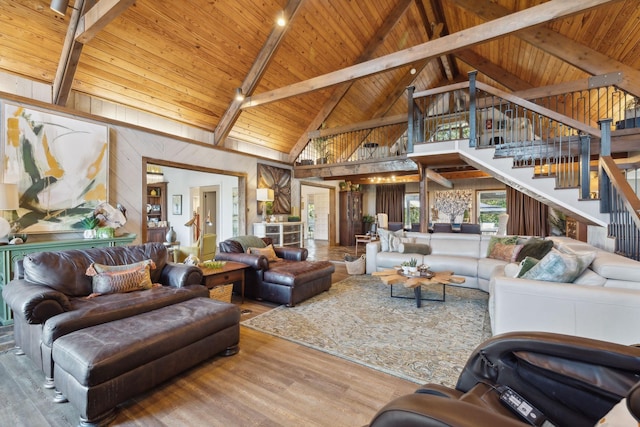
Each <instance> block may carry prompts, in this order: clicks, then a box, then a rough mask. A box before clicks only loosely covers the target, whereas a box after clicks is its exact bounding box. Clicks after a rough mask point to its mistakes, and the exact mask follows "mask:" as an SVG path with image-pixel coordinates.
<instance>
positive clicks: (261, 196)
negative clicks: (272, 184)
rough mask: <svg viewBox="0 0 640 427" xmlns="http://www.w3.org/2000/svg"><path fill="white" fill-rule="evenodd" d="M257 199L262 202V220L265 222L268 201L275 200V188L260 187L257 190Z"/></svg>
mask: <svg viewBox="0 0 640 427" xmlns="http://www.w3.org/2000/svg"><path fill="white" fill-rule="evenodd" d="M256 199H258V201H259V202H262V222H264V221H266V219H267V213H266V212H267V210H266V209H265V205H266V202H273V200H274V194H273V190H272V189H270V188H258V189H257V190H256Z"/></svg>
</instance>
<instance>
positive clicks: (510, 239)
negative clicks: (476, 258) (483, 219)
mask: <svg viewBox="0 0 640 427" xmlns="http://www.w3.org/2000/svg"><path fill="white" fill-rule="evenodd" d="M496 243H504V244H505V245H515V244H517V243H518V236H506V237H496V236H491V239H490V240H489V246H487V257H489V256H490V255H491V251H492V250H493V247H494V246H495V245H496Z"/></svg>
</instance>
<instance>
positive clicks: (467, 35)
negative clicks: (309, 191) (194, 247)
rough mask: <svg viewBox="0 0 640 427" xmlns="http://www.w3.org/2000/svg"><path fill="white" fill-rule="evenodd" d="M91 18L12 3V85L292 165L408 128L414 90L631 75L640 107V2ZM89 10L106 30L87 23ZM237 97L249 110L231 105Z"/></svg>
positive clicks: (84, 2)
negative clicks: (346, 138) (324, 148)
mask: <svg viewBox="0 0 640 427" xmlns="http://www.w3.org/2000/svg"><path fill="white" fill-rule="evenodd" d="M95 3H96V2H95V0H75V1H74V0H71V1H70V4H69V6H70V8H69V9H68V10H67V14H66V16H64V17H63V16H60V15H58V14H56V13H55V12H53V11H52V10H50V9H49V0H11V1H9V0H0V71H4V72H7V73H10V74H17V75H19V76H23V77H26V78H28V79H31V80H35V81H39V82H43V83H46V84H49V85H52V87H53V88H54V94H53V95H52V102H54V103H58V104H60V105H66V106H68V107H70V108H80V106H79V105H77V103H76V102H75V101H74V100H75V97H74V96H75V94H83V95H88V96H90V97H91V98H92V99H95V100H104V101H108V102H111V103H115V104H119V105H124V106H127V107H130V108H132V109H135V110H140V111H144V112H148V113H152V114H156V115H159V116H161V117H165V118H167V119H171V120H175V121H178V122H182V123H186V124H189V125H193V126H196V127H199V128H202V129H205V130H208V131H211V132H213V133H214V135H215V138H214V140H213V144H216V145H219V146H221V147H224V146H231V147H233V145H234V144H233V141H234V140H235V141H243V142H244V143H249V144H254V145H255V146H256V148H260V149H261V150H265V149H266V150H267V151H271V152H273V153H275V154H277V156H279V158H280V159H288V161H290V162H291V163H293V161H294V160H295V157H296V156H297V154H298V153H299V152H300V151H301V150H302V148H303V147H304V145H305V144H306V143H307V141H308V137H307V133H308V132H309V131H313V130H315V129H318V128H319V127H320V125H321V124H323V123H325V125H326V126H328V127H330V128H331V127H337V126H344V125H348V124H352V123H357V122H363V121H366V120H370V119H374V118H380V117H384V116H393V115H398V114H406V111H407V99H406V90H405V89H406V87H407V86H408V85H414V86H416V88H417V89H419V90H422V89H427V88H432V87H435V86H440V85H444V84H449V83H450V82H453V81H458V80H466V79H467V73H468V72H469V71H471V70H474V69H475V70H478V71H479V75H478V80H480V81H484V82H487V83H490V84H492V85H494V86H497V87H499V88H501V89H504V90H508V91H518V90H525V89H529V88H536V87H541V86H548V85H554V84H560V83H564V82H571V81H575V80H579V79H584V78H586V77H589V76H591V75H599V74H605V73H608V72H613V71H622V72H623V74H624V79H623V83H622V84H621V86H623V88H624V89H626V90H627V91H629V92H631V93H635V94H636V95H639V94H640V93H639V92H640V73H639V72H638V70H639V69H640V2H639V1H638V0H626V1H598V0H553V1H548V2H545V1H542V0H366V1H365V0H361V1H356V0H289V1H286V0H260V1H255V0H218V1H214V0H136V1H135V2H134V1H133V0H100V1H98V2H97V5H95V6H94V4H95ZM540 5H546V9H544V13H541V9H540V7H542V6H540ZM83 7H84V10H85V12H86V11H87V10H91V12H93V13H94V16H93V17H92V16H89V14H86V15H85V16H84V18H82V19H81V18H80V15H82V13H81V12H80V11H79V10H80V9H81V8H83ZM535 7H538V8H537V9H536V8H535ZM531 8H534V9H531ZM529 9H530V10H529ZM560 9H562V12H558V11H559V10H560ZM515 12H521V14H520V15H518V17H517V19H515V18H512V19H509V18H508V15H510V14H513V13H515ZM280 13H284V16H285V17H286V18H287V19H288V23H287V25H286V26H285V27H279V26H277V24H276V18H277V17H278V15H279V14H280ZM560 15H562V16H563V17H561V18H559V19H552V18H553V17H556V16H560ZM503 16H507V18H506V19H507V20H506V21H505V20H503V21H496V22H498V23H496V24H495V25H494V24H489V25H484V26H482V24H485V23H486V22H488V21H492V20H496V19H498V18H500V17H503ZM541 16H544V18H543V19H544V20H546V21H547V22H542V23H541V24H540V22H541V21H540V17H541ZM534 24H536V26H532V25H534ZM538 24H540V25H538ZM76 25H78V26H79V29H77V30H75V31H74V29H75V28H76ZM70 28H71V30H69V29H70ZM516 30H519V31H518V32H514V31H516ZM67 34H69V35H67ZM438 38H441V39H443V42H442V43H440V44H438V45H436V44H429V43H428V42H430V41H432V40H435V39H438ZM65 39H67V43H66V44H65ZM431 43H436V42H431ZM67 52H68V53H70V59H69V60H68V61H65V59H64V58H66V55H67ZM394 53H395V54H396V56H395V57H393V60H392V59H391V57H390V56H389V55H391V54H394ZM398 53H399V54H400V56H398ZM387 58H389V59H387ZM412 69H415V70H416V71H417V72H416V73H415V74H412V72H411V71H412ZM236 88H241V89H242V91H243V93H244V94H246V95H248V96H249V97H248V98H247V99H245V100H244V101H236V100H234V92H235V91H236ZM0 89H1V88H0ZM245 146H246V144H245Z"/></svg>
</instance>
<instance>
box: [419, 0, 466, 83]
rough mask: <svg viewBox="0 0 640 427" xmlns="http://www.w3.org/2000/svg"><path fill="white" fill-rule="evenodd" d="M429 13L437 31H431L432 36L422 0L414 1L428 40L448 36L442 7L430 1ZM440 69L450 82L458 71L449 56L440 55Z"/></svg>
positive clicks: (435, 1) (434, 0) (437, 2)
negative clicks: (431, 13) (430, 12)
mask: <svg viewBox="0 0 640 427" xmlns="http://www.w3.org/2000/svg"><path fill="white" fill-rule="evenodd" d="M430 3H431V11H432V12H433V21H431V22H433V23H434V24H435V23H436V22H437V23H438V24H435V25H437V27H438V30H437V31H433V32H434V34H430V33H431V22H430V21H429V17H428V16H427V11H426V9H425V7H424V3H423V2H422V0H416V6H418V13H419V14H420V19H422V25H423V26H424V28H425V30H426V31H427V35H428V36H429V39H430V40H433V39H434V38H438V37H441V36H442V35H446V34H449V28H448V27H447V22H446V20H445V18H444V13H443V12H442V5H441V4H440V2H439V1H437V0H431V2H430ZM439 63H440V67H441V68H442V72H443V75H444V77H446V78H447V80H449V81H450V82H452V81H453V79H454V78H455V77H456V75H457V74H458V70H457V67H456V63H455V61H454V60H453V57H452V56H451V55H440V57H439Z"/></svg>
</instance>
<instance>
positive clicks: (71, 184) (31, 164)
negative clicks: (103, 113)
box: [0, 102, 109, 233]
mask: <svg viewBox="0 0 640 427" xmlns="http://www.w3.org/2000/svg"><path fill="white" fill-rule="evenodd" d="M0 106H1V109H0V111H2V117H1V120H2V121H1V123H2V133H1V134H2V138H3V139H2V144H1V150H2V153H1V154H2V157H3V159H4V161H5V168H4V171H3V179H4V182H6V183H13V184H17V185H18V193H19V196H20V207H19V209H18V210H17V211H16V212H15V215H17V219H16V220H15V221H14V226H15V228H17V229H19V230H20V231H21V232H24V233H61V232H79V231H82V228H83V227H82V223H81V222H82V220H83V219H84V218H86V217H87V216H89V215H91V214H92V213H93V211H94V210H95V208H96V207H98V205H99V204H100V203H102V202H105V201H107V199H108V194H109V129H108V127H107V126H106V125H104V124H100V123H96V122H92V121H87V120H79V119H76V118H72V117H68V116H63V115H58V114H53V113H51V112H45V111H41V110H38V109H36V108H31V107H28V106H21V105H16V104H13V103H10V102H4V103H2V104H1V105H0Z"/></svg>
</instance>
